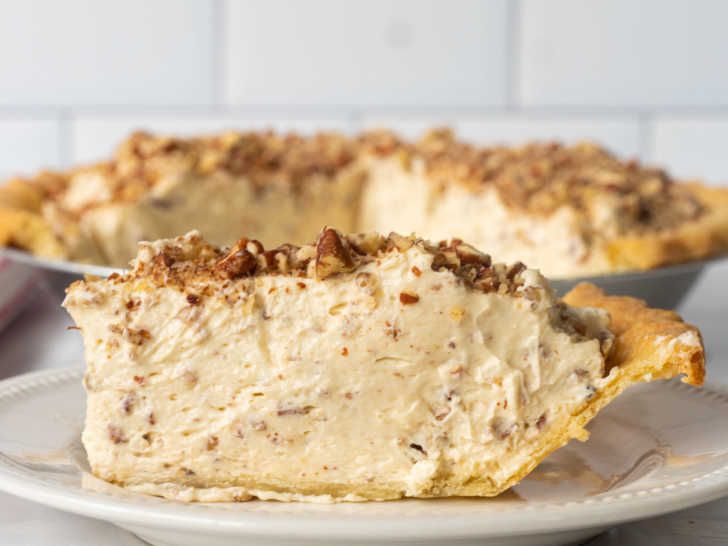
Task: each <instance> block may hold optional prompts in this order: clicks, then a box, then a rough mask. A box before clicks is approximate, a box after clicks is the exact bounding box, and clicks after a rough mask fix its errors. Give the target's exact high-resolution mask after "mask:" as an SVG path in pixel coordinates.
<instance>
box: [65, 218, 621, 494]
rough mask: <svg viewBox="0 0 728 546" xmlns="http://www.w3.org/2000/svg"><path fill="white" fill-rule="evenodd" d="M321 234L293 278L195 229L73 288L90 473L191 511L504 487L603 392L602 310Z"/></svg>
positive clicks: (526, 283)
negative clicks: (262, 501) (479, 485)
mask: <svg viewBox="0 0 728 546" xmlns="http://www.w3.org/2000/svg"><path fill="white" fill-rule="evenodd" d="M329 232H330V233H335V232H333V230H329ZM330 233H327V232H325V233H324V235H326V236H328V235H330ZM324 238H325V237H324V236H322V238H320V239H319V244H318V246H317V247H316V248H313V247H303V248H302V249H298V250H295V249H294V250H293V252H294V253H295V255H296V256H297V259H298V260H299V265H298V269H295V268H293V269H291V268H289V267H288V266H287V265H286V263H284V262H286V259H287V258H285V256H284V257H281V255H280V254H275V253H274V254H269V255H264V254H262V250H261V249H260V248H259V244H257V243H254V242H248V241H247V240H246V241H243V242H242V244H241V245H238V247H236V248H237V249H238V250H237V251H236V249H233V251H231V253H230V254H228V255H222V254H220V253H219V251H216V250H211V249H210V247H208V246H206V245H204V244H203V243H202V242H201V241H200V239H199V237H198V236H197V235H195V234H188V236H186V237H185V238H178V239H176V240H168V241H162V242H159V243H155V244H144V245H142V247H141V249H140V253H139V256H138V259H137V261H136V263H135V269H134V271H132V272H131V273H129V274H127V275H126V276H124V277H116V278H112V279H110V280H88V281H85V282H77V283H75V284H73V285H72V286H71V287H70V288H69V290H68V296H67V298H66V300H65V302H64V305H65V307H66V308H67V309H68V311H69V312H70V313H71V315H72V316H73V318H74V320H75V321H76V324H77V325H78V327H79V328H80V329H81V333H82V335H83V339H84V344H85V348H86V361H87V366H88V368H87V373H86V377H85V386H86V390H87V392H88V409H87V417H86V426H85V429H84V433H83V442H84V445H85V447H86V451H87V453H88V457H89V462H90V464H91V468H92V469H93V472H94V474H96V475H97V476H99V477H101V478H103V479H105V480H108V481H110V482H113V483H117V484H120V485H123V486H125V487H128V488H130V489H135V490H139V491H144V492H148V493H153V494H158V495H162V496H167V497H172V498H179V499H183V500H205V501H225V500H242V499H245V498H248V497H249V496H250V495H254V496H257V497H260V498H275V499H281V500H294V499H302V498H303V499H307V500H332V499H333V500H362V499H385V498H397V497H401V496H436V495H447V494H452V492H453V491H455V490H457V487H459V486H462V485H463V484H467V483H468V482H469V481H470V480H473V479H474V478H476V477H477V478H482V477H483V476H485V477H492V478H493V479H496V480H499V479H502V478H504V477H507V476H510V475H511V474H513V473H514V472H515V471H516V470H517V469H518V468H520V467H521V466H523V464H524V463H525V462H526V461H528V460H529V458H530V456H531V453H532V451H533V450H534V449H535V447H536V446H537V445H538V442H539V439H540V437H541V435H543V434H544V433H546V432H547V431H549V429H550V427H551V426H552V424H553V423H554V422H556V421H558V420H559V419H560V418H563V417H564V416H565V415H571V414H572V413H573V412H575V411H576V410H577V409H578V408H580V407H581V406H582V405H583V404H585V403H586V402H587V401H588V400H589V399H590V398H591V397H592V396H594V395H595V393H596V392H597V391H598V390H599V389H600V386H601V385H602V384H603V383H604V381H605V377H604V376H605V357H604V353H605V352H606V351H607V350H608V346H609V343H610V339H611V334H610V333H609V331H608V329H607V324H608V317H607V316H606V313H605V312H603V311H600V310H596V309H576V308H568V307H567V306H565V305H564V304H562V303H560V302H559V301H558V300H557V299H556V298H555V296H554V294H553V293H552V291H551V289H550V288H549V286H548V284H547V282H546V281H545V280H544V278H543V277H542V276H541V275H540V274H539V273H538V272H536V271H535V270H529V269H525V268H523V267H522V266H520V265H515V266H512V267H510V268H505V267H504V266H500V265H490V263H489V261H488V260H487V256H484V255H481V254H479V253H475V251H474V250H473V249H471V248H470V247H467V246H465V245H464V246H463V248H465V250H464V251H462V252H461V250H460V249H459V247H457V244H459V243H458V242H457V241H456V242H455V243H454V244H451V246H450V247H447V248H445V247H444V245H442V246H441V247H439V248H438V247H434V246H430V245H428V244H427V243H425V242H423V241H421V240H417V239H412V238H397V239H395V240H394V246H393V245H392V242H391V241H392V240H391V239H388V240H387V242H386V243H383V242H382V241H383V239H382V238H378V239H376V240H375V244H374V247H377V246H378V247H379V248H378V249H376V248H375V250H374V251H372V250H371V247H372V243H371V242H366V243H360V242H356V243H353V242H352V241H355V240H354V239H351V240H350V241H349V243H347V240H346V239H343V240H342V238H341V237H339V238H338V239H337V238H336V237H334V238H333V239H332V241H333V242H332V241H329V240H328V239H327V240H326V241H323V239H324ZM337 241H338V242H337ZM342 241H343V242H342ZM356 241H358V240H356ZM356 245H359V246H358V247H357V246H356ZM383 245H388V246H383ZM355 247H356V248H358V250H356V251H355V250H353V249H354V248H355ZM363 247H367V248H366V249H365V250H361V248H363ZM453 248H458V250H453ZM241 249H243V250H241ZM245 249H247V250H245ZM443 249H444V250H443ZM248 251H250V252H248ZM285 251H286V252H288V253H289V255H290V253H291V252H292V251H291V248H290V247H288V248H286V249H285ZM463 252H464V253H463ZM249 254H250V255H252V256H255V257H256V258H257V259H258V262H260V263H263V261H265V260H268V262H267V263H274V266H273V267H274V268H276V267H277V268H278V270H279V271H278V272H269V271H262V270H261V268H260V267H258V271H257V272H254V273H253V270H252V269H250V266H249V263H248V262H247V261H246V260H247V259H248V258H247V257H248V255H249ZM261 260H262V261H261ZM271 260H272V262H271ZM210 264H213V265H210ZM231 264H232V265H231ZM275 264H277V265H275ZM301 264H302V265H301ZM241 268H242V269H241ZM287 269H288V271H286V270H287ZM210 271H217V272H219V273H220V274H217V273H215V274H211V273H210ZM241 271H244V273H245V274H243V275H240V276H239V275H238V274H239V273H240V272H241ZM180 279H182V280H180ZM483 279H484V280H483Z"/></svg>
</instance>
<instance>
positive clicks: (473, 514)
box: [0, 370, 728, 545]
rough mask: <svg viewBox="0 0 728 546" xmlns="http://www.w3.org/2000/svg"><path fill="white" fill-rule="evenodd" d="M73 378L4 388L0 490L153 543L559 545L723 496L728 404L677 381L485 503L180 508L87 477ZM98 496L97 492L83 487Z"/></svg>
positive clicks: (44, 376) (29, 379)
mask: <svg viewBox="0 0 728 546" xmlns="http://www.w3.org/2000/svg"><path fill="white" fill-rule="evenodd" d="M81 375H82V372H81V371H80V370H60V371H44V372H36V373H33V374H28V375H24V376H19V377H16V378H12V379H9V380H6V381H4V382H1V383H0V489H3V490H5V491H7V492H10V493H14V494H16V495H19V496H21V497H25V498H28V499H32V500H35V501H38V502H41V503H43V504H47V505H50V506H54V507H56V508H59V509H61V510H66V511H69V512H75V513H78V514H83V515H86V516H91V517H95V518H100V519H104V520H108V521H111V522H114V523H116V524H117V525H120V526H121V527H124V528H125V529H128V530H131V531H132V532H135V533H137V534H138V535H139V536H140V537H142V538H144V539H145V540H147V541H149V542H151V543H153V544H180V545H193V544H194V545H203V544H204V545H212V544H238V545H241V544H260V543H261V542H265V543H266V544H289V545H290V544H306V543H308V544H310V543H317V544H334V543H348V544H365V543H366V544H374V543H385V542H386V543H391V542H396V541H406V542H407V543H408V544H415V543H419V544H437V543H443V542H448V543H450V542H456V543H457V544H461V545H462V544H514V545H515V544H519V545H528V544H562V543H565V542H570V541H576V540H579V539H583V538H586V537H588V536H590V535H594V534H596V533H598V532H599V531H601V530H603V529H606V528H607V527H609V526H612V525H615V524H618V523H622V522H625V521H629V520H634V519H639V518H644V517H648V516H654V515H658V514H664V513H667V512H670V511H674V510H679V509H682V508H686V507H689V506H693V505H696V504H700V503H703V502H707V501H710V500H713V499H715V498H718V497H720V496H723V495H726V494H728V419H726V418H725V416H726V415H727V412H728V395H727V394H724V393H719V392H716V391H713V390H709V389H702V390H699V389H693V388H691V387H688V386H685V385H682V384H680V383H677V382H668V383H665V382H662V383H656V384H651V385H644V386H640V387H637V388H633V389H632V390H630V391H629V392H627V393H626V394H624V395H623V396H622V397H620V398H619V399H617V401H615V402H614V403H613V404H612V405H611V406H610V407H609V408H607V409H606V410H605V411H604V412H602V414H600V415H599V417H598V418H597V419H595V421H594V422H593V423H592V425H591V427H590V428H591V431H592V439H591V440H589V442H587V443H578V442H573V443H571V444H569V445H568V446H566V447H565V448H563V449H561V450H560V451H558V452H557V453H555V454H554V455H552V456H551V457H550V458H549V459H547V461H545V462H544V463H543V464H541V466H539V467H538V468H537V469H536V471H534V473H533V474H531V475H530V476H529V477H528V478H527V479H525V480H524V481H523V482H521V483H520V484H519V485H518V486H516V487H515V488H514V489H513V490H512V491H509V492H507V493H505V494H503V495H501V496H500V497H498V498H495V499H450V500H424V501H414V500H409V501H394V502H382V503H361V504H334V505H315V504H305V503H301V504H296V503H292V504H286V503H278V502H261V501H252V502H244V503H237V504H236V503H232V504H207V505H203V504H183V503H178V502H172V501H166V500H162V499H158V498H154V497H145V496H142V495H137V494H131V493H128V492H125V491H123V490H121V489H119V488H116V487H113V486H109V485H107V484H105V483H104V482H100V481H99V480H96V479H95V478H90V479H89V476H88V474H87V470H88V468H87V463H86V458H85V454H84V451H83V447H82V446H81V443H80V440H79V434H80V432H81V426H82V415H83V408H84V395H83V390H82V387H81V384H80V380H81ZM82 482H83V483H85V484H86V486H88V485H89V484H91V485H92V486H93V485H94V484H95V489H96V490H92V489H88V488H84V486H83V485H82Z"/></svg>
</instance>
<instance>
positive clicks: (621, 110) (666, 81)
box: [0, 0, 728, 184]
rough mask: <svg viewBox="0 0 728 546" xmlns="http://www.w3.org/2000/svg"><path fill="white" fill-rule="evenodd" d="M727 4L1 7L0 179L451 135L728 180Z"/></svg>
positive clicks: (78, 3) (330, 1)
mask: <svg viewBox="0 0 728 546" xmlns="http://www.w3.org/2000/svg"><path fill="white" fill-rule="evenodd" d="M726 20H728V3H727V2H722V1H719V0H693V1H686V0H662V1H660V0H641V1H640V2H634V1H631V0H609V1H607V0H596V1H594V0H592V1H588V2H585V1H580V0H548V1H547V0H514V1H508V0H449V1H444V0H398V1H396V2H393V1H385V0H368V1H366V2H342V1H337V0H307V1H295V0H267V1H264V0H155V1H153V2H150V1H147V0H126V1H125V2H111V1H90V0H88V1H87V0H64V1H62V2H54V1H52V0H30V1H22V2H21V1H6V2H3V13H2V17H1V18H0V50H1V51H2V54H0V176H2V177H5V176H9V175H14V174H23V173H25V174H30V173H32V172H33V171H34V170H36V169H38V168H40V167H52V168H56V167H64V166H69V165H72V164H74V163H77V162H86V161H91V160H94V159H98V158H101V157H104V156H106V155H108V154H109V153H110V152H111V151H112V149H113V148H114V146H115V145H116V143H117V142H118V141H119V140H121V139H122V138H123V137H124V136H125V135H126V134H127V133H128V132H129V131H131V130H132V129H137V128H148V129H152V130H158V131H162V132H172V133H180V134H188V133H197V132H210V131H215V130H220V129H224V128H247V127H266V126H270V127H275V128H278V129H294V130H298V131H303V132H309V131H312V130H316V129H337V130H344V131H355V130H358V129H360V128H364V127H370V126H379V125H388V126H391V127H393V128H395V129H398V130H400V131H401V132H403V133H405V134H407V135H411V136H415V135H417V134H419V133H420V132H421V130H422V129H423V128H425V127H428V126H430V125H432V124H450V125H452V126H454V127H455V128H456V129H457V130H458V132H459V134H460V135H461V136H462V137H464V138H466V139H469V140H472V141H477V142H483V143H492V142H506V143H517V142H521V141H524V140H528V139H560V140H564V141H575V140H579V139H584V138H589V139H593V140H596V141H598V142H601V143H603V144H605V145H606V146H608V147H609V148H611V149H613V150H614V151H616V152H618V153H619V154H620V155H622V156H625V157H633V156H636V157H639V158H641V159H643V160H645V161H648V162H654V163H659V164H662V165H664V166H666V167H668V168H669V169H670V170H671V171H672V172H673V173H674V174H676V175H678V176H680V177H700V178H704V179H707V180H708V181H710V182H711V183H715V184H718V183H724V182H726V181H728V153H726V151H725V144H724V143H725V142H728V32H726V30H725V21H726Z"/></svg>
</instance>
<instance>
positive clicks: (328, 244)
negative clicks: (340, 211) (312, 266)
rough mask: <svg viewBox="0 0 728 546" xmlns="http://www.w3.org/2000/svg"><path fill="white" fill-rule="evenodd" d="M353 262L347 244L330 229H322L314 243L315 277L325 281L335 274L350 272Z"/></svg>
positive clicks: (337, 233)
mask: <svg viewBox="0 0 728 546" xmlns="http://www.w3.org/2000/svg"><path fill="white" fill-rule="evenodd" d="M353 267H354V260H353V258H352V256H351V253H350V252H349V249H348V244H347V243H346V242H345V241H344V239H343V238H342V236H341V234H339V232H337V231H336V230H335V229H332V228H324V230H323V232H322V233H321V235H320V236H319V239H318V242H317V243H316V276H317V277H318V278H319V279H325V278H327V277H330V276H332V275H336V274H337V273H345V272H347V271H351V270H352V269H353Z"/></svg>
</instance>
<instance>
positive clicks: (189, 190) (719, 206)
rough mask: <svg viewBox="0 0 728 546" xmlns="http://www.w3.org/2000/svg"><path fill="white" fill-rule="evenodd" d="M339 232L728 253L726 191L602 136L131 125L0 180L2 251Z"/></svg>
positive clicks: (583, 262) (632, 262) (629, 263)
mask: <svg viewBox="0 0 728 546" xmlns="http://www.w3.org/2000/svg"><path fill="white" fill-rule="evenodd" d="M324 224H330V225H336V226H338V227H339V228H341V229H342V230H344V231H346V232H354V231H369V230H375V231H380V232H384V233H386V232H389V231H392V230H394V231H399V232H402V233H411V232H414V233H417V234H418V235H420V236H424V237H429V238H432V239H445V238H450V237H459V238H461V239H463V240H467V241H470V242H471V243H472V244H474V245H475V246H476V247H478V248H486V249H488V250H489V252H491V254H492V255H494V257H495V258H496V259H498V260H502V261H506V262H512V261H516V260H522V261H524V262H525V263H528V264H529V266H531V267H534V268H538V269H540V270H541V271H543V272H544V273H545V274H546V275H548V276H552V277H569V276H580V275H590V274H597V273H609V272H617V271H624V270H640V269H649V268H654V267H658V266H662V265H666V264H672V263H678V262H683V261H689V260H696V259H702V258H706V257H709V256H712V255H715V254H718V253H722V252H725V251H726V249H728V190H727V189H718V188H710V187H706V186H703V185H700V184H698V183H680V182H676V181H674V180H673V179H672V178H670V177H669V176H668V175H667V174H666V173H665V172H664V171H662V170H660V169H655V168H649V167H645V166H642V165H640V164H639V163H637V162H635V161H629V162H625V161H621V160H620V159H618V158H616V157H615V156H613V155H611V154H610V153H608V152H607V151H605V150H604V149H602V148H600V147H598V146H596V145H594V144H588V143H584V144H578V145H575V146H562V145H559V144H537V143H536V144H528V145H526V146H522V147H517V148H509V147H477V146H473V145H470V144H466V143H463V142H460V141H458V140H457V139H455V138H454V136H453V135H452V134H451V133H450V132H449V131H447V130H437V131H432V132H430V133H428V134H427V135H425V136H424V137H423V138H422V139H421V140H420V141H419V142H416V143H411V142H406V141H404V140H402V139H400V138H398V137H396V136H395V135H394V134H392V133H390V132H373V133H365V134H361V135H358V136H355V137H347V136H343V135H340V134H319V135H316V136H312V137H301V136H296V135H281V134H275V133H271V132H257V133H256V132H249V133H227V134H221V135H218V136H212V137H205V138H187V139H183V138H169V137H158V136H152V135H150V134H147V133H136V134H134V135H132V136H131V137H130V138H129V139H128V140H127V141H125V142H124V143H123V144H122V145H121V146H120V147H119V149H118V151H117V152H116V155H115V156H114V158H113V159H111V160H109V161H105V162H102V163H99V164H96V165H92V166H89V167H83V168H77V169H73V170H70V171H67V172H57V173H42V174H39V175H38V176H36V177H35V178H33V179H24V180H19V179H18V180H13V181H11V182H10V183H9V184H7V185H6V186H5V187H3V188H0V245H5V246H15V247H19V248H23V249H28V250H30V251H31V252H34V253H36V254H39V255H43V256H50V257H58V258H66V259H71V260H77V261H85V262H93V263H98V264H109V265H113V266H120V267H122V266H125V265H126V264H127V262H128V260H129V259H131V258H132V257H133V256H134V254H135V252H136V245H137V242H138V241H141V240H156V239H159V238H165V237H174V236H177V235H180V234H182V233H185V232H186V231H188V230H190V229H199V230H200V231H201V232H202V233H203V234H204V235H205V237H206V238H207V240H209V241H211V242H212V243H214V244H217V245H230V244H233V243H234V242H235V241H234V240H233V239H231V237H232V235H231V234H239V233H247V234H249V235H250V236H252V237H255V238H256V239H258V240H260V241H262V242H263V243H264V244H265V245H267V246H275V245H279V244H281V243H284V242H295V243H299V244H300V243H302V242H305V241H307V240H311V239H312V238H313V237H315V235H316V233H317V232H318V230H319V229H320V228H321V226H322V225H324Z"/></svg>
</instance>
